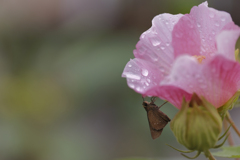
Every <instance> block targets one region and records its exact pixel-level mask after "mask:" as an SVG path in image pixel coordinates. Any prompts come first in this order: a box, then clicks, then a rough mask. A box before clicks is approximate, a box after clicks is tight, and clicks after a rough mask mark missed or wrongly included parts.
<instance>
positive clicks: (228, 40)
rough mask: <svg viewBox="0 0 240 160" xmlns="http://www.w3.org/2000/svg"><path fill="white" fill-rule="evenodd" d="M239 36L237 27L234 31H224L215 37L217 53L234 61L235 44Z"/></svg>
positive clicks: (239, 30) (239, 32) (239, 31)
mask: <svg viewBox="0 0 240 160" xmlns="http://www.w3.org/2000/svg"><path fill="white" fill-rule="evenodd" d="M239 35H240V29H239V27H236V29H234V30H224V31H222V32H221V33H219V34H218V35H217V37H216V40H217V49H218V53H220V54H222V55H224V56H225V57H226V58H228V59H231V60H234V61H235V54H234V52H235V44H236V42H237V40H238V37H239Z"/></svg>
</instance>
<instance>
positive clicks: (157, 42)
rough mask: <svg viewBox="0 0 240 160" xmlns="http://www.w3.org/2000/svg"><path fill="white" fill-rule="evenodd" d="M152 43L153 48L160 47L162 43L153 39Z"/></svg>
mask: <svg viewBox="0 0 240 160" xmlns="http://www.w3.org/2000/svg"><path fill="white" fill-rule="evenodd" d="M151 41H152V45H153V46H158V45H160V44H161V42H160V41H158V40H156V39H152V40H151Z"/></svg>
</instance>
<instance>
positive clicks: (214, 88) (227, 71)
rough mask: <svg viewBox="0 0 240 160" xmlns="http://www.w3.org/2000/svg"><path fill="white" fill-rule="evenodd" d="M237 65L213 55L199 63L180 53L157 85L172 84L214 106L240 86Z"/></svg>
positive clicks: (239, 70)
mask: <svg viewBox="0 0 240 160" xmlns="http://www.w3.org/2000/svg"><path fill="white" fill-rule="evenodd" d="M239 79H240V64H239V63H238V62H234V61H231V60H228V59H226V58H225V57H224V56H222V55H216V56H214V57H213V58H212V59H210V60H208V61H205V63H203V64H199V63H198V62H197V60H196V59H195V58H193V57H190V56H181V57H179V58H178V59H177V60H176V61H175V64H174V66H173V68H172V72H171V74H170V75H169V76H168V77H167V79H165V80H164V81H162V83H161V85H174V86H176V87H179V88H181V89H183V90H185V91H186V92H188V93H194V92H195V93H197V94H198V95H200V96H204V97H205V98H206V99H207V100H208V101H209V102H211V103H212V104H213V105H214V106H215V107H216V108H218V107H220V106H222V105H223V104H225V103H226V102H227V101H228V100H229V99H230V98H231V97H232V96H233V95H234V93H235V92H236V91H237V90H238V89H240V81H239Z"/></svg>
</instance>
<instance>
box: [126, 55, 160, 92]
mask: <svg viewBox="0 0 240 160" xmlns="http://www.w3.org/2000/svg"><path fill="white" fill-rule="evenodd" d="M163 76H164V75H163V74H162V73H161V70H160V69H159V68H158V66H156V65H154V64H151V62H148V61H145V60H142V59H139V58H135V59H133V60H130V61H129V62H128V63H127V65H126V66H125V68H124V71H123V73H122V77H126V78H127V83H128V86H129V87H130V88H132V89H134V90H135V91H136V92H138V93H140V94H144V95H146V94H145V93H146V91H147V90H149V89H150V88H152V87H156V86H158V85H159V83H160V81H161V80H162V79H163ZM152 96H153V95H152Z"/></svg>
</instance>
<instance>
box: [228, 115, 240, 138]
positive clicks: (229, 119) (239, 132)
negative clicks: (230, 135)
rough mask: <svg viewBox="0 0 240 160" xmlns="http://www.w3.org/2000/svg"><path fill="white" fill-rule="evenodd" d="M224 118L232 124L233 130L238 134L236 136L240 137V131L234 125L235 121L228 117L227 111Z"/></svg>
mask: <svg viewBox="0 0 240 160" xmlns="http://www.w3.org/2000/svg"><path fill="white" fill-rule="evenodd" d="M225 118H226V120H227V121H228V122H229V123H230V124H231V125H232V127H233V129H234V130H235V132H236V133H237V134H238V136H239V137H240V131H239V130H238V129H237V126H236V125H235V123H234V122H233V120H232V119H231V117H230V114H229V112H227V115H226V117H225Z"/></svg>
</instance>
